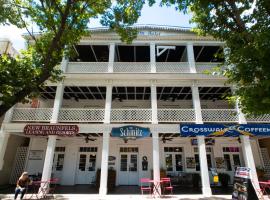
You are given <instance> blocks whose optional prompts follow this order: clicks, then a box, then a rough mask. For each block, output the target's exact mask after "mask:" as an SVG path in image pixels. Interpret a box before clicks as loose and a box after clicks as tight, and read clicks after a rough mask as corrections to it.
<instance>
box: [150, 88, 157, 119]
mask: <svg viewBox="0 0 270 200" xmlns="http://www.w3.org/2000/svg"><path fill="white" fill-rule="evenodd" d="M151 108H152V124H158V114H157V87H156V86H155V85H153V84H152V85H151Z"/></svg>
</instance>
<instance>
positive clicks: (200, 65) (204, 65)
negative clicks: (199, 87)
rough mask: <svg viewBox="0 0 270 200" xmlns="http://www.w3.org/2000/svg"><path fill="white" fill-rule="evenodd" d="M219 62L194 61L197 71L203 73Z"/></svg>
mask: <svg viewBox="0 0 270 200" xmlns="http://www.w3.org/2000/svg"><path fill="white" fill-rule="evenodd" d="M219 64H221V63H210V62H196V64H195V65H196V71H197V73H205V72H206V71H211V70H213V68H215V67H217V66H218V65H219Z"/></svg>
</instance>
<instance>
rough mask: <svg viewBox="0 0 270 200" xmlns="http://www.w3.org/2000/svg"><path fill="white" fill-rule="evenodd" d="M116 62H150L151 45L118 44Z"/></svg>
mask: <svg viewBox="0 0 270 200" xmlns="http://www.w3.org/2000/svg"><path fill="white" fill-rule="evenodd" d="M114 61H115V62H150V46H132V45H116V46H115V57H114Z"/></svg>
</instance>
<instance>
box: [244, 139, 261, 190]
mask: <svg viewBox="0 0 270 200" xmlns="http://www.w3.org/2000/svg"><path fill="white" fill-rule="evenodd" d="M240 139H241V146H242V152H243V157H244V160H245V166H246V167H248V168H250V176H251V180H252V181H253V183H254V186H255V188H257V189H259V188H260V186H259V181H258V176H257V172H256V165H255V161H254V157H253V153H252V148H251V144H250V138H249V136H247V135H240Z"/></svg>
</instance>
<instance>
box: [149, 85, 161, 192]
mask: <svg viewBox="0 0 270 200" xmlns="http://www.w3.org/2000/svg"><path fill="white" fill-rule="evenodd" d="M151 107H152V124H158V117H157V88H156V86H155V85H152V86H151ZM151 132H152V145H153V178H154V180H155V181H158V180H160V161H159V135H158V131H157V130H156V128H153V129H152V130H151ZM159 190H160V188H159Z"/></svg>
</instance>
